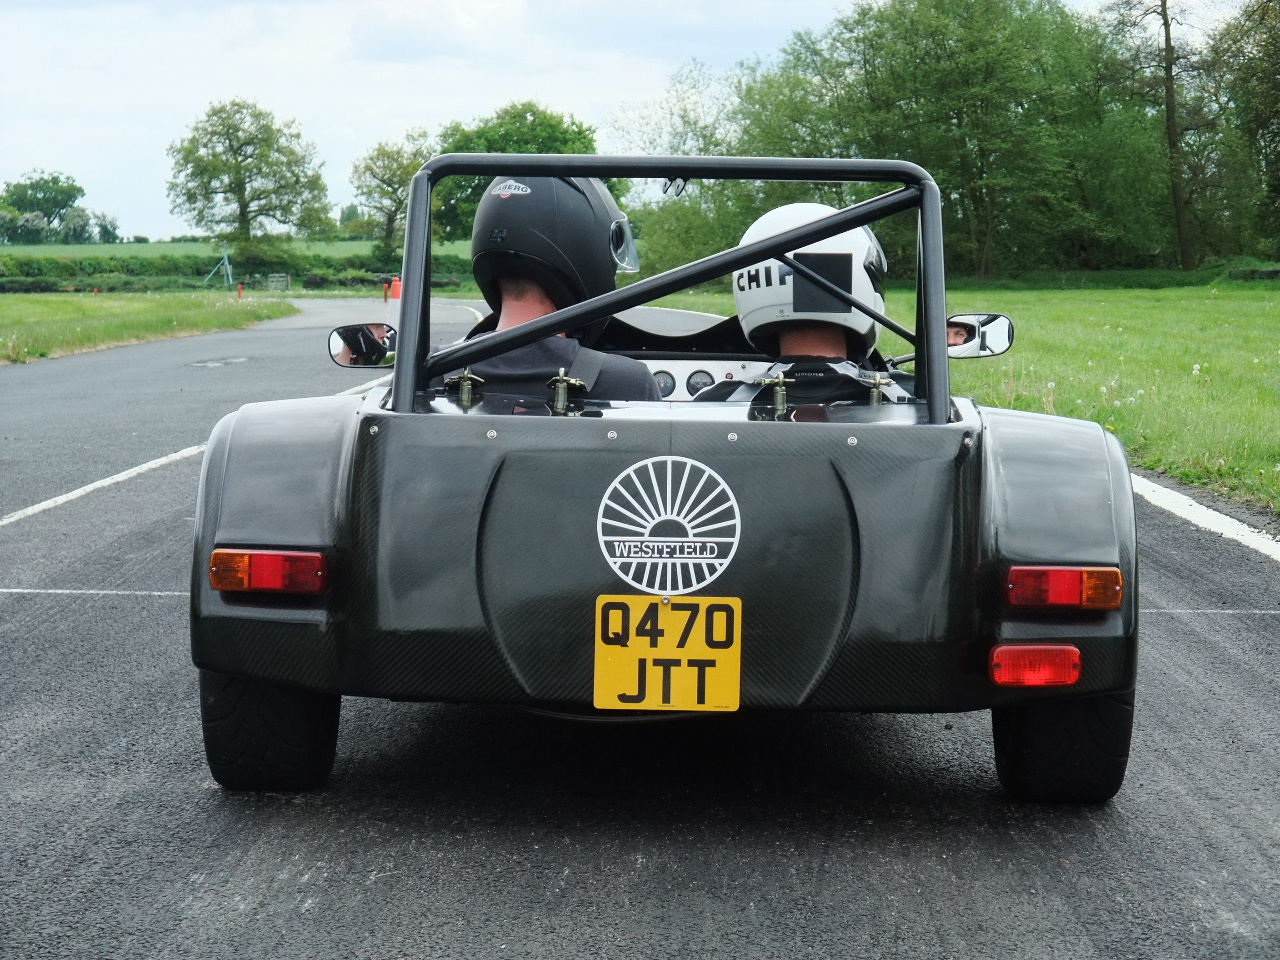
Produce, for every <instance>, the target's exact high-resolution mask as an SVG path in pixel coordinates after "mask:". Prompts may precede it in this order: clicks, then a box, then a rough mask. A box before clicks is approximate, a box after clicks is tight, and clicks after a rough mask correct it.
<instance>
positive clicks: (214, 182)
mask: <svg viewBox="0 0 1280 960" xmlns="http://www.w3.org/2000/svg"><path fill="white" fill-rule="evenodd" d="M315 152H316V151H315V146H314V145H313V144H311V143H308V142H306V141H305V140H303V139H302V133H301V131H300V130H299V129H298V125H297V123H295V122H294V121H293V120H285V121H283V122H279V123H278V122H277V121H276V118H275V116H274V115H273V114H272V113H271V112H270V111H269V110H264V109H262V108H261V107H259V106H258V105H257V104H256V103H251V102H250V101H247V100H230V101H228V102H226V103H215V104H213V105H212V106H210V107H209V110H208V112H206V113H205V115H204V116H203V117H201V118H200V119H199V120H197V121H196V122H195V124H194V125H193V126H192V127H191V133H190V134H189V135H188V136H187V137H186V138H184V139H182V140H178V141H175V142H174V143H172V144H170V145H169V150H168V154H169V157H170V158H171V159H172V160H173V178H172V179H171V180H170V181H169V188H168V195H169V199H170V201H171V204H172V206H171V209H172V211H173V212H174V213H176V214H178V215H180V216H183V217H185V218H186V220H187V222H188V223H191V224H193V225H194V226H196V227H199V228H201V229H204V230H209V231H212V232H215V233H216V234H217V235H218V237H219V238H220V239H222V240H229V241H234V242H235V243H237V244H240V245H243V244H247V243H249V242H250V241H251V240H252V239H253V238H255V237H262V236H263V235H265V234H267V233H268V232H269V227H270V226H271V225H276V226H284V227H297V228H299V229H301V230H304V231H305V230H308V229H312V228H316V227H322V226H323V225H324V223H325V222H326V221H327V220H328V201H327V199H326V191H325V184H324V180H323V179H322V178H321V175H320V169H321V167H322V166H323V164H322V163H319V162H317V161H316V159H315Z"/></svg>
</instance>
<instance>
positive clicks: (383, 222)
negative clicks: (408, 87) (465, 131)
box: [351, 130, 435, 259]
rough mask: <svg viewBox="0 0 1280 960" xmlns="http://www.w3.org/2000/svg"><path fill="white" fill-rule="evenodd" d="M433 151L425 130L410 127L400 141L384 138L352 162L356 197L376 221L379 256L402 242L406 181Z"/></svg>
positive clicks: (406, 202) (384, 256)
mask: <svg viewBox="0 0 1280 960" xmlns="http://www.w3.org/2000/svg"><path fill="white" fill-rule="evenodd" d="M433 153H435V142H434V141H433V140H432V139H431V137H430V136H429V135H428V133H427V131H426V130H410V131H409V132H408V133H407V134H405V137H404V139H403V140H402V141H400V142H398V143H395V142H392V141H383V142H382V143H379V144H378V145H377V146H375V147H374V148H373V149H372V150H370V151H369V152H368V153H367V154H365V155H364V156H363V157H362V158H360V159H359V160H357V161H356V162H355V163H354V164H352V167H351V186H352V187H354V188H355V191H356V197H358V198H359V200H360V202H361V203H363V204H364V207H365V209H366V210H367V211H369V212H370V213H371V214H372V215H374V216H375V217H376V218H377V219H378V221H379V239H378V243H379V248H380V249H379V251H378V253H380V254H381V255H382V256H381V257H380V259H386V258H388V257H391V256H393V254H394V251H395V248H396V247H397V246H399V244H400V242H402V238H403V235H404V215H405V210H406V208H407V207H408V205H409V183H410V181H411V180H413V175H414V174H415V173H417V172H418V170H419V169H421V167H422V165H423V164H424V163H426V162H427V161H428V160H429V159H431V155H432V154H433ZM352 219H354V218H352Z"/></svg>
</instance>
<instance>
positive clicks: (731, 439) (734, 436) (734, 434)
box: [729, 433, 738, 441]
mask: <svg viewBox="0 0 1280 960" xmlns="http://www.w3.org/2000/svg"><path fill="white" fill-rule="evenodd" d="M737 439H738V435H737V434H736V433H731V434H729V440H730V441H734V440H737Z"/></svg>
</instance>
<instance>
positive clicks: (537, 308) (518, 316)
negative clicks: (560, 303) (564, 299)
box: [498, 293, 563, 336]
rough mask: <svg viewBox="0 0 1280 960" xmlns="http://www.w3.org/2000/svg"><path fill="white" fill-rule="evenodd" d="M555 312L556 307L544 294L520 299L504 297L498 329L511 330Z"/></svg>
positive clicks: (530, 295) (532, 294)
mask: <svg viewBox="0 0 1280 960" xmlns="http://www.w3.org/2000/svg"><path fill="white" fill-rule="evenodd" d="M555 310H556V305H555V304H554V303H552V302H551V298H550V297H548V296H546V294H543V293H531V294H529V295H528V296H525V297H521V298H519V299H516V298H514V297H503V298H502V310H501V311H500V312H499V314H498V329H499V330H510V329H511V328H512V327H518V326H520V324H522V323H528V322H529V321H530V320H537V319H538V318H539V317H545V316H546V315H547V314H548V313H555ZM561 336H563V334H561Z"/></svg>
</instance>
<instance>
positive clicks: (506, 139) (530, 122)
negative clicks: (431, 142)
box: [432, 100, 596, 240]
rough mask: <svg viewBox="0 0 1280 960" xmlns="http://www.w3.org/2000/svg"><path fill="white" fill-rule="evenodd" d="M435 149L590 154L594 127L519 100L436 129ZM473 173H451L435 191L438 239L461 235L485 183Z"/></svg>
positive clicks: (466, 231)
mask: <svg viewBox="0 0 1280 960" xmlns="http://www.w3.org/2000/svg"><path fill="white" fill-rule="evenodd" d="M440 152H441V153H595V152H596V137H595V129H594V128H593V127H590V126H587V125H586V124H585V123H582V122H581V121H579V120H576V119H574V118H573V117H572V116H570V115H568V114H561V113H555V112H553V111H551V110H547V109H546V108H545V107H542V106H540V105H538V104H537V103H534V102H533V101H532V100H525V101H523V102H520V103H509V104H507V105H506V106H505V107H502V108H501V109H500V110H498V111H497V112H496V113H495V114H494V115H493V116H491V117H486V118H484V119H483V120H480V121H478V122H477V123H476V124H475V125H474V126H471V127H464V126H463V125H462V124H460V123H458V122H456V121H455V122H453V123H450V124H449V125H447V126H446V127H445V128H444V129H443V130H441V131H440ZM487 182H488V181H482V180H479V179H477V178H475V177H451V178H449V179H447V180H444V181H442V182H441V183H440V185H439V186H438V187H437V188H436V189H435V192H434V196H433V198H432V199H433V203H434V205H435V209H433V210H432V216H433V217H434V223H435V227H436V230H437V231H438V235H439V236H440V237H441V238H442V239H446V240H452V239H466V238H468V237H470V236H471V222H472V221H473V220H474V219H475V214H476V205H477V204H478V203H479V202H480V197H481V194H482V191H483V190H484V186H485V183H487Z"/></svg>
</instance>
